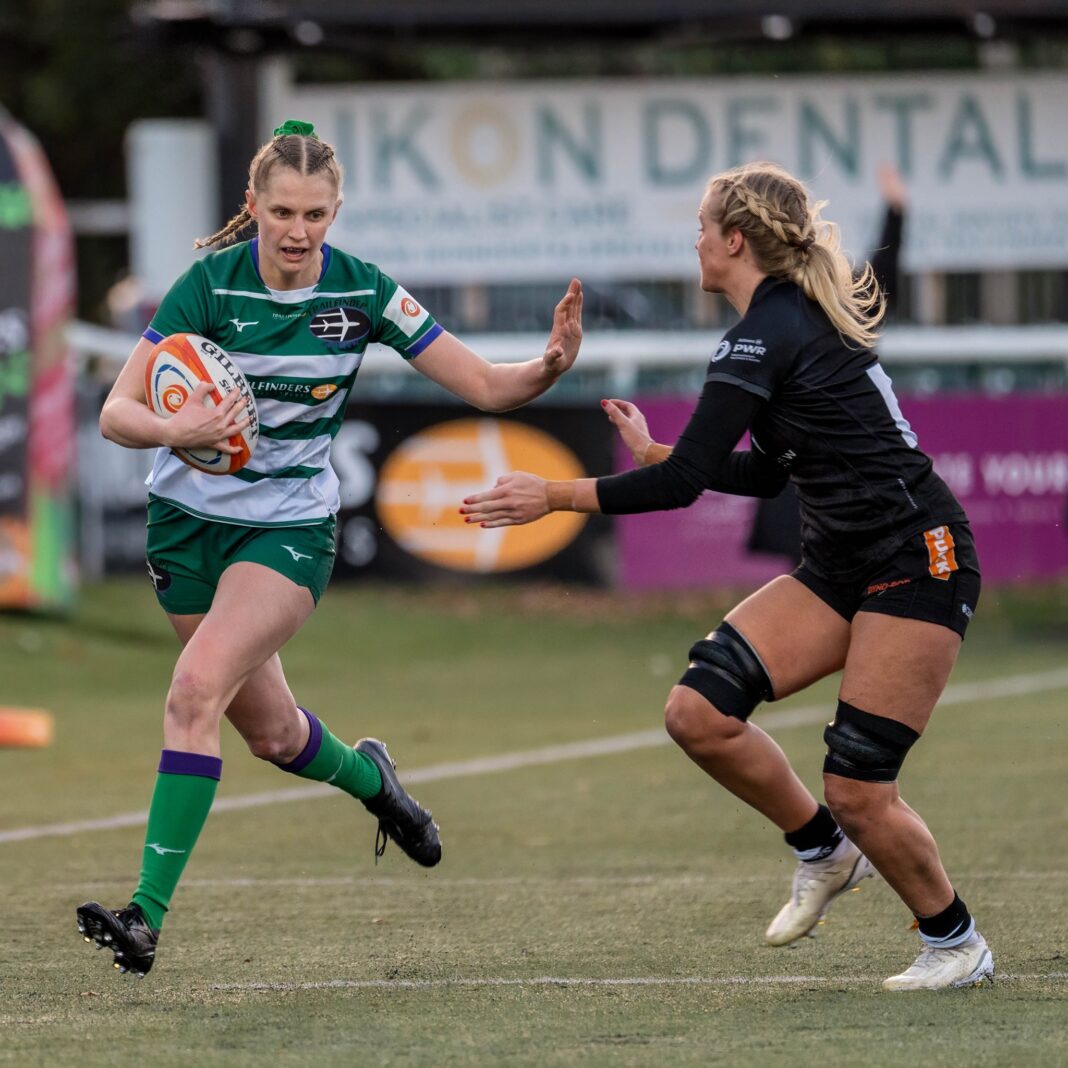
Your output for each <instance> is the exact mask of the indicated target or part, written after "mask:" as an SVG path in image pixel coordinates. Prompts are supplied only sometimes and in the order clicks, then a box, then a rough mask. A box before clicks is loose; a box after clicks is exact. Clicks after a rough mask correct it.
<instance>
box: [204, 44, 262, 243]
mask: <svg viewBox="0 0 1068 1068" xmlns="http://www.w3.org/2000/svg"><path fill="white" fill-rule="evenodd" d="M260 61H261V60H260V56H259V55H239V54H235V53H233V52H225V51H222V50H212V51H210V52H208V53H207V54H206V55H205V57H204V68H203V70H204V74H203V78H204V100H205V104H206V106H207V115H208V119H209V121H210V122H211V126H212V129H213V130H214V131H215V145H216V154H217V159H218V165H219V170H218V174H219V194H218V200H217V205H218V212H219V225H222V224H223V223H225V222H227V221H228V220H229V219H230V218H231V217H232V216H233V215H234V214H236V212H237V211H239V210H240V207H241V203H242V194H243V191H244V189H245V187H246V186H247V185H248V165H249V161H250V160H251V159H252V157H253V156H254V155H255V154H256V149H258V148H259V146H260V107H259V67H260Z"/></svg>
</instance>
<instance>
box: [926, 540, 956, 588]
mask: <svg viewBox="0 0 1068 1068" xmlns="http://www.w3.org/2000/svg"><path fill="white" fill-rule="evenodd" d="M923 540H924V541H925V542H927V554H928V557H929V559H928V562H927V570H928V571H929V572H930V573H931V577H932V578H936V579H941V580H942V581H943V582H948V581H949V576H950V575H951V574H952V573H953V572H954V571H956V570H957V557H956V555H955V554H954V552H953V549H954V544H953V535H952V534H950V532H949V527H935V528H934V530H925V531H924V532H923Z"/></svg>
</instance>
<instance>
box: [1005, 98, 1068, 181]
mask: <svg viewBox="0 0 1068 1068" xmlns="http://www.w3.org/2000/svg"><path fill="white" fill-rule="evenodd" d="M1033 120H1034V116H1033V114H1032V111H1031V98H1030V97H1029V96H1026V95H1025V94H1023V93H1020V94H1019V95H1018V96H1017V97H1016V126H1017V134H1018V136H1019V139H1020V170H1021V171H1023V173H1024V174H1025V175H1027V177H1028V178H1050V179H1060V178H1063V177H1064V174H1065V166H1064V160H1060V159H1058V160H1051V159H1047V160H1037V159H1035V142H1034V121H1033Z"/></svg>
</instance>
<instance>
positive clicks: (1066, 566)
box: [616, 394, 1068, 589]
mask: <svg viewBox="0 0 1068 1068" xmlns="http://www.w3.org/2000/svg"><path fill="white" fill-rule="evenodd" d="M636 403H637V404H638V406H639V407H640V408H641V409H642V410H643V411H644V412H645V414H646V416H647V418H648V420H649V428H650V431H651V432H652V434H653V436H654V437H655V438H657V439H658V440H660V441H674V440H675V438H676V437H677V436H678V434H679V433H680V431H681V430H682V428H683V427H684V426H685V424H686V421H687V419H688V418H689V415H690V412H691V411H692V410H693V403H694V402H693V401H692V400H689V399H687V400H664V399H650V400H648V401H641V400H638V401H637V402H636ZM901 407H902V410H903V411H904V413H905V416H906V418H907V419H908V420H909V422H910V424H911V425H912V428H913V430H914V431H916V433H917V435H918V437H919V440H920V447H921V448H922V449H923V450H924V451H925V452H927V453H928V454H929V455H930V456H931V457H932V458H933V459H934V463H935V469H936V470H937V471H938V472H939V474H941V476H942V477H943V478H944V479H945V480H946V481H947V482H948V483H949V485H950V486H951V487H952V489H953V491H954V493H956V495H957V497H958V498H959V499H960V501H961V503H962V504H963V505H964V508H965V510H966V511H967V513H968V515H969V518H970V520H971V525H972V530H973V532H974V533H975V540H976V545H977V547H978V550H979V558H980V561H981V564H982V568H983V578H984V580H985V581H987V582H995V583H997V582H1000V583H1011V582H1028V581H1043V580H1046V579H1050V578H1056V577H1065V576H1068V525H1066V519H1068V516H1066V512H1068V430H1066V428H1068V395H1065V394H1059V395H1053V396H1045V395H1032V394H1009V395H1005V396H986V395H979V394H975V395H954V394H945V395H941V396H938V397H923V398H919V397H907V396H905V397H902V398H901ZM617 462H618V463H619V469H620V470H626V469H627V468H628V467H629V466H630V458H629V455H627V454H625V453H621V454H618V455H617ZM755 508H756V501H755V500H752V499H750V498H746V497H732V496H729V495H727V494H721V493H705V494H703V495H702V496H701V497H700V498H699V499H698V501H697V502H696V503H695V504H694V505H693V506H692V507H690V508H688V509H685V510H683V511H677V512H654V513H649V514H646V515H639V516H623V517H621V518H619V519H618V520H617V521H616V532H617V539H618V551H619V581H620V584H621V585H622V586H624V587H627V588H631V589H649V588H669V589H670V588H686V587H690V588H694V587H713V586H723V587H733V588H738V589H752V588H755V587H756V586H758V585H760V584H761V583H763V582H765V581H767V580H768V579H771V578H773V577H774V576H775V575H778V574H782V573H784V572H785V571H787V570H789V569H790V565H789V563H788V562H787V561H786V560H785V559H783V558H777V557H772V556H766V555H762V554H754V553H750V552H748V551H747V550H746V548H745V546H746V542H747V540H748V537H749V531H750V527H751V524H752V517H753V513H754V510H755Z"/></svg>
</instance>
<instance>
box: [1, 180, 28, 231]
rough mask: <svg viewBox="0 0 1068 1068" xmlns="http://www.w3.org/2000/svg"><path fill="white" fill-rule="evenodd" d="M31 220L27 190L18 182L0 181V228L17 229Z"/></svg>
mask: <svg viewBox="0 0 1068 1068" xmlns="http://www.w3.org/2000/svg"><path fill="white" fill-rule="evenodd" d="M32 222H33V205H32V204H31V203H30V192H29V190H28V189H27V188H26V187H25V186H24V185H22V184H21V183H19V182H0V229H2V230H18V229H19V228H21V227H23V226H29V225H30V224H31V223H32Z"/></svg>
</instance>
